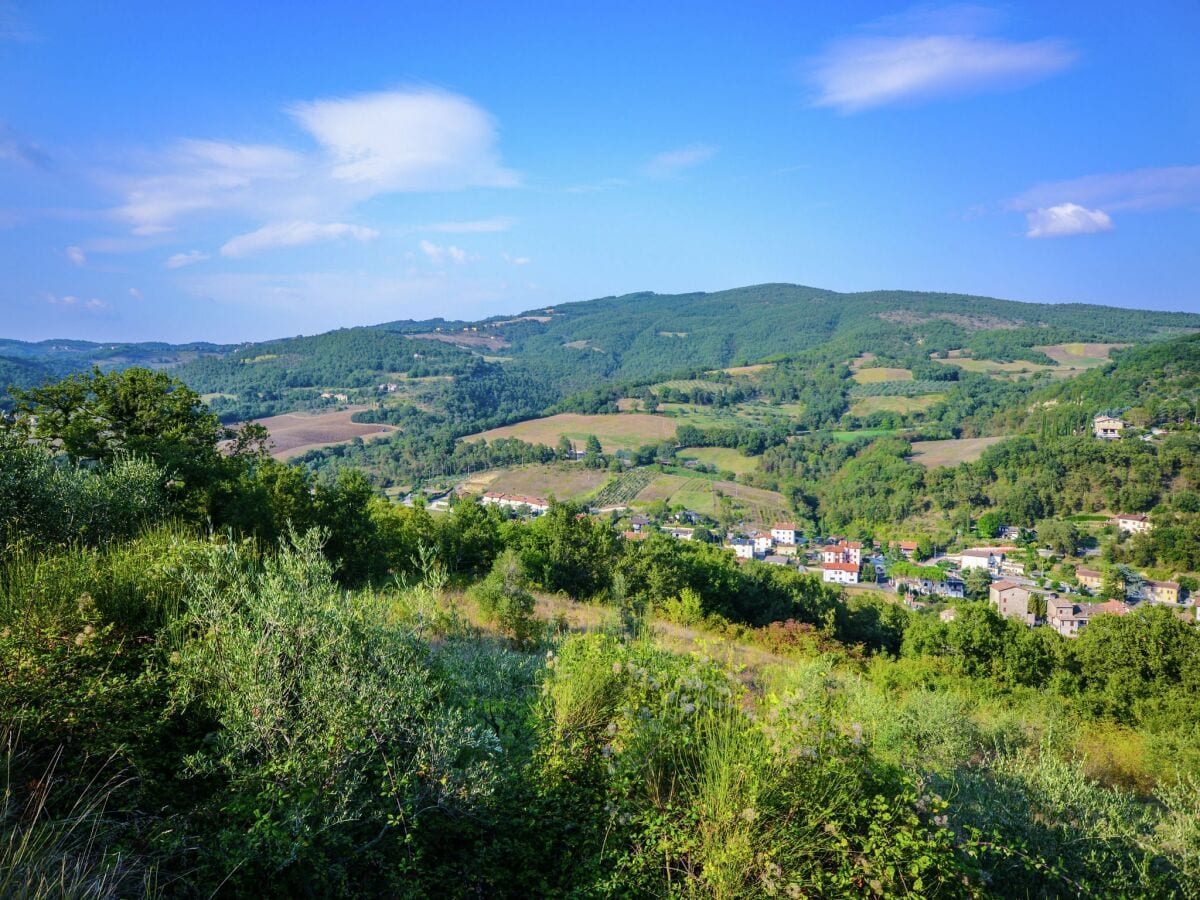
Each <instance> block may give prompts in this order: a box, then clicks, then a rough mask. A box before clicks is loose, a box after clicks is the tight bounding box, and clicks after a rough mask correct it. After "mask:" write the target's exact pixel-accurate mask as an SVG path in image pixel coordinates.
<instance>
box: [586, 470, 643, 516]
mask: <svg viewBox="0 0 1200 900" xmlns="http://www.w3.org/2000/svg"><path fill="white" fill-rule="evenodd" d="M655 474H656V473H655V472H654V471H653V470H651V469H647V468H639V469H630V470H629V471H628V472H622V473H621V474H620V475H617V476H616V477H614V478H613V479H612V480H611V481H609V482H608V483H607V484H606V485H604V487H603V488H601V489H600V491H598V492H597V493H596V494H595V495H593V496H592V498H591V501H592V505H593V506H595V507H597V508H598V509H605V508H607V507H610V506H628V505H629V504H630V503H632V502H633V500H634V498H636V497H637V496H638V494H640V493H641V492H642V491H643V490H645V488H646V487H647V486H648V485H649V484H650V482H651V481H653V480H654V476H655Z"/></svg>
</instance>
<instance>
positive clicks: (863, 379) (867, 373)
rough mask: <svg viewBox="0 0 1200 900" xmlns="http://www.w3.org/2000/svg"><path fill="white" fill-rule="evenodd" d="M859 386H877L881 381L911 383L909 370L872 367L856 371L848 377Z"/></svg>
mask: <svg viewBox="0 0 1200 900" xmlns="http://www.w3.org/2000/svg"><path fill="white" fill-rule="evenodd" d="M850 377H851V378H853V379H854V380H855V381H857V382H858V383H859V384H878V383H879V382H881V381H912V380H913V373H912V371H911V370H910V369H897V368H894V367H892V366H872V367H870V368H866V369H858V370H856V371H855V373H854V374H853V375H851V376H850Z"/></svg>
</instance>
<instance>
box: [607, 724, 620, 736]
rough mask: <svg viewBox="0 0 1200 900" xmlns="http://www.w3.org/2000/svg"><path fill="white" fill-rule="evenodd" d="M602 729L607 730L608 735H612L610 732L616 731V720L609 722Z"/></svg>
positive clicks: (614, 732)
mask: <svg viewBox="0 0 1200 900" xmlns="http://www.w3.org/2000/svg"><path fill="white" fill-rule="evenodd" d="M604 730H605V731H607V732H608V733H609V734H610V735H612V734H616V733H617V723H616V722H609V723H608V727H607V728H606V729H604Z"/></svg>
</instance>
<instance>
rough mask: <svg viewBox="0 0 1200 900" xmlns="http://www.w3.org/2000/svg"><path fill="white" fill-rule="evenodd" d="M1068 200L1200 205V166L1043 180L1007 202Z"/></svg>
mask: <svg viewBox="0 0 1200 900" xmlns="http://www.w3.org/2000/svg"><path fill="white" fill-rule="evenodd" d="M1065 202H1074V203H1087V204H1091V205H1093V206H1102V207H1103V208H1104V209H1106V210H1108V211H1109V212H1126V211H1130V212H1146V211H1150V210H1157V209H1170V208H1172V207H1180V206H1195V205H1200V166H1164V167H1161V168H1151V169H1135V170H1134V171H1131V172H1110V173H1106V174H1100V175H1086V176H1084V177H1083V178H1072V179H1069V180H1066V181H1049V182H1044V183H1043V184H1039V185H1035V186H1034V187H1032V188H1030V189H1029V190H1028V191H1026V192H1025V193H1023V194H1021V195H1019V196H1017V197H1014V198H1013V199H1012V200H1010V201H1009V203H1008V206H1009V208H1010V209H1015V210H1019V211H1025V210H1029V209H1036V208H1038V207H1046V206H1051V205H1053V204H1056V203H1065Z"/></svg>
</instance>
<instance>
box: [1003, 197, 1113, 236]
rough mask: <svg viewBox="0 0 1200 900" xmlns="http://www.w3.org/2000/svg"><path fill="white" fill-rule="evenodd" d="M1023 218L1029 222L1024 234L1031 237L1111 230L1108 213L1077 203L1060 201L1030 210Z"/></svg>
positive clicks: (1110, 220)
mask: <svg viewBox="0 0 1200 900" xmlns="http://www.w3.org/2000/svg"><path fill="white" fill-rule="evenodd" d="M1025 219H1026V221H1027V222H1028V224H1029V230H1028V231H1026V232H1025V236H1026V237H1031V238H1051V237H1070V236H1071V235H1075V234H1096V233H1097V232H1100V231H1112V230H1113V223H1112V219H1110V218H1109V217H1108V213H1106V212H1104V211H1103V210H1099V209H1087V208H1086V207H1083V206H1080V205H1079V204H1077V203H1060V204H1059V205H1058V206H1051V207H1048V208H1046V209H1035V210H1031V211H1030V212H1028V213H1026V214H1025Z"/></svg>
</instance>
